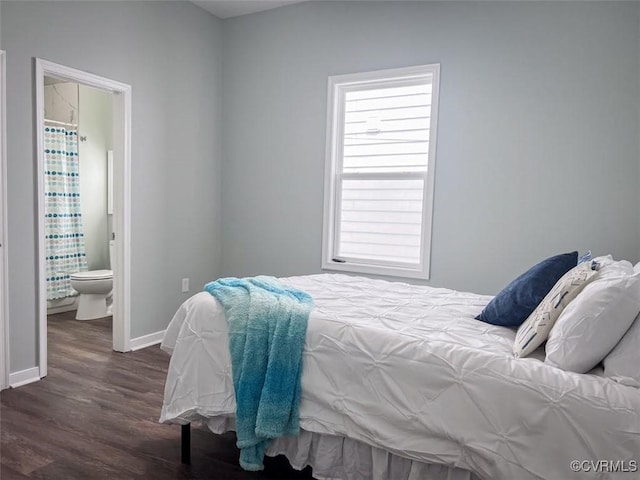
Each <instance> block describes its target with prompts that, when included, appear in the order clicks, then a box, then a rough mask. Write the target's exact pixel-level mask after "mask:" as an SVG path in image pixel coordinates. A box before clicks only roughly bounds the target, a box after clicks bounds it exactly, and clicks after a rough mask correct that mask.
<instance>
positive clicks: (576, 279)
mask: <svg viewBox="0 0 640 480" xmlns="http://www.w3.org/2000/svg"><path fill="white" fill-rule="evenodd" d="M595 274H596V271H595V270H594V269H593V268H592V262H591V261H588V262H583V263H581V264H579V265H578V266H577V267H573V268H572V269H571V270H569V271H568V272H567V273H565V274H564V275H563V276H562V277H561V278H560V280H558V281H557V282H556V284H555V285H554V286H553V288H552V289H551V290H550V291H549V293H547V295H546V296H545V297H544V298H543V299H542V301H541V302H540V303H539V304H538V306H537V307H536V309H535V310H534V311H533V312H532V313H531V315H529V318H527V319H526V320H525V321H524V323H523V324H522V325H520V328H518V333H517V334H516V340H515V342H514V344H513V354H514V355H515V356H516V357H526V356H527V355H529V354H530V353H531V352H533V351H534V350H535V349H536V348H538V347H539V346H540V345H542V343H543V342H544V341H545V340H546V339H547V335H549V331H550V330H551V327H553V324H554V323H555V321H556V320H557V319H558V317H559V316H560V313H561V312H562V310H563V309H564V308H565V307H566V306H567V305H568V304H569V302H570V301H571V300H573V299H574V298H575V297H576V295H578V293H580V291H581V290H582V289H583V288H584V286H585V285H586V284H587V283H588V282H589V281H590V280H591V279H592V278H593V277H594V276H595Z"/></svg>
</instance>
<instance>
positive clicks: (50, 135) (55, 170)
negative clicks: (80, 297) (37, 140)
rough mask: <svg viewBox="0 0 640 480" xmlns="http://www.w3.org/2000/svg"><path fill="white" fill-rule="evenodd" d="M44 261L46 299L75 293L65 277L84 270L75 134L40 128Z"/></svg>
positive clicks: (85, 260) (67, 131)
mask: <svg viewBox="0 0 640 480" xmlns="http://www.w3.org/2000/svg"><path fill="white" fill-rule="evenodd" d="M44 163H45V165H44V170H45V171H44V191H45V224H44V225H45V227H44V230H45V245H46V248H45V258H46V283H47V299H48V300H53V299H56V298H64V297H68V296H70V295H72V294H74V293H75V290H74V289H73V288H71V282H70V280H69V274H71V273H75V272H79V271H84V270H87V256H86V252H85V247H84V233H83V227H82V212H81V210H80V169H79V165H78V132H77V131H76V130H73V129H66V128H62V127H50V126H47V127H45V128H44Z"/></svg>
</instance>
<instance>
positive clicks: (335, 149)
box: [322, 63, 440, 280]
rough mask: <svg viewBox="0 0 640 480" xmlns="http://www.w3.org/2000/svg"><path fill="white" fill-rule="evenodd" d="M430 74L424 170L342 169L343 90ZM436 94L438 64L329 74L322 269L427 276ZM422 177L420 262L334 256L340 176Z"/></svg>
mask: <svg viewBox="0 0 640 480" xmlns="http://www.w3.org/2000/svg"><path fill="white" fill-rule="evenodd" d="M426 77H431V79H432V84H431V85H432V86H431V111H430V114H431V118H430V123H429V153H428V163H427V171H426V172H394V173H375V174H372V173H343V172H342V163H343V158H344V157H343V138H344V132H343V127H344V114H345V105H346V102H345V97H346V93H347V92H352V91H359V90H370V89H372V88H381V87H382V88H383V87H396V86H403V85H415V84H419V83H421V80H424V79H425V78H426ZM439 93H440V64H439V63H434V64H429V65H419V66H413V67H404V68H393V69H386V70H376V71H371V72H364V73H353V74H346V75H333V76H330V77H329V79H328V93H327V138H326V158H325V180H324V215H323V228H322V269H323V270H337V271H344V272H352V273H365V274H374V275H385V276H393V277H402V278H418V279H423V280H428V279H429V273H430V265H431V237H432V227H433V200H434V186H435V167H436V139H437V125H438V103H439ZM372 176H375V178H381V179H382V178H392V177H394V178H424V183H423V188H424V190H423V196H422V232H421V245H420V262H419V263H418V264H401V263H399V262H388V261H382V260H373V259H368V260H367V259H346V260H344V261H336V248H337V246H338V245H339V238H338V236H339V233H340V230H339V228H338V225H340V208H339V207H340V205H341V202H342V199H341V192H342V187H341V185H342V180H343V179H344V178H348V179H352V178H357V179H366V178H373V177H372Z"/></svg>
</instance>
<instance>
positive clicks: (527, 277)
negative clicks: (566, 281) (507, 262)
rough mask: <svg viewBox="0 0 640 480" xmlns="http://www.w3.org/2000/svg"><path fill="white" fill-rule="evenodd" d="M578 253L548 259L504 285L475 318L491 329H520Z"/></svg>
mask: <svg viewBox="0 0 640 480" xmlns="http://www.w3.org/2000/svg"><path fill="white" fill-rule="evenodd" d="M577 262H578V252H571V253H563V254H562V255H556V256H555V257H550V258H547V259H546V260H543V261H542V262H540V263H538V264H537V265H535V266H533V267H531V268H530V269H529V270H527V271H526V272H524V273H523V274H522V275H520V276H519V277H518V278H516V279H515V280H514V281H513V282H511V283H510V284H509V285H507V286H506V287H505V288H504V289H503V290H502V291H501V292H500V293H498V295H496V296H495V297H494V298H493V300H491V301H490V302H489V304H488V305H487V306H486V307H484V310H482V313H481V314H480V315H478V316H477V317H476V320H481V321H483V322H486V323H491V324H493V325H500V326H503V327H519V326H520V324H521V323H522V322H524V321H525V320H526V319H527V318H528V317H529V315H531V313H532V312H533V311H534V310H535V309H536V307H537V306H538V304H539V303H540V302H541V301H542V299H543V298H544V297H545V295H546V294H547V293H549V292H550V291H551V289H552V288H553V286H554V285H555V284H556V282H557V281H558V280H560V278H562V276H563V275H564V274H565V273H567V272H568V271H569V270H571V269H572V268H573V267H575V266H576V264H577Z"/></svg>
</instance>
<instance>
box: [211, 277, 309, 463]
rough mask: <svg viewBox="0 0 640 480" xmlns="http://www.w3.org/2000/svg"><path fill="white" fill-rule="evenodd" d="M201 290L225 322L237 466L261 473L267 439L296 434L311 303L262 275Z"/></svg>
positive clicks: (218, 282) (224, 281) (303, 295)
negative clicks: (218, 308) (221, 311)
mask: <svg viewBox="0 0 640 480" xmlns="http://www.w3.org/2000/svg"><path fill="white" fill-rule="evenodd" d="M204 288H205V290H206V291H207V292H209V293H210V294H211V295H213V296H214V297H215V298H216V299H217V300H218V301H219V302H220V304H221V305H222V306H223V307H224V310H225V314H226V317H227V322H228V324H229V351H230V353H231V365H232V368H233V386H234V388H235V392H236V404H237V410H236V434H237V438H238V443H237V445H238V448H240V449H241V451H240V465H241V466H242V468H244V469H245V470H262V468H263V464H262V461H263V459H264V452H265V450H266V448H267V447H268V446H269V443H271V439H273V438H276V437H281V436H284V435H295V434H297V433H298V432H299V431H300V423H299V413H298V403H299V402H300V375H301V373H302V349H303V346H304V340H305V336H306V333H307V321H308V320H309V313H310V312H311V308H312V307H313V300H312V298H311V296H310V295H308V294H307V293H305V292H303V291H300V290H296V289H294V288H290V287H287V286H285V285H282V284H281V283H279V282H278V281H277V280H276V279H275V278H273V277H265V276H259V277H254V278H242V279H240V278H222V279H220V280H216V281H215V282H211V283H208V284H207V285H205V287H204Z"/></svg>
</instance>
